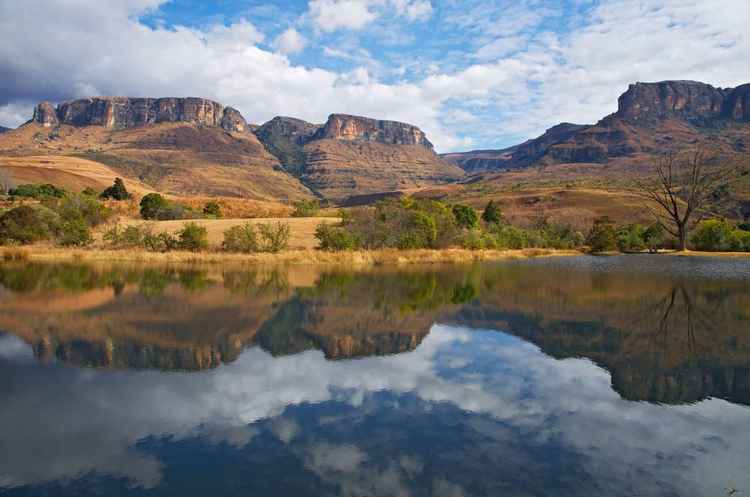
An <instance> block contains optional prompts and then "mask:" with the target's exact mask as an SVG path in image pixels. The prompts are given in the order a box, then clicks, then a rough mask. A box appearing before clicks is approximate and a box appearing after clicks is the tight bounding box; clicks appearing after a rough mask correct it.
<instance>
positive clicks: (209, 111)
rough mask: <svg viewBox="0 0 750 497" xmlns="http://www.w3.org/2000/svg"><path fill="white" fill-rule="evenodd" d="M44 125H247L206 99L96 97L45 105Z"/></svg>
mask: <svg viewBox="0 0 750 497" xmlns="http://www.w3.org/2000/svg"><path fill="white" fill-rule="evenodd" d="M33 120H34V121H35V122H38V123H40V124H42V125H44V126H55V125H57V124H68V125H71V126H104V127H105V128H113V129H126V128H137V127H141V126H147V125H150V124H158V123H171V122H185V123H191V124H197V125H201V126H212V127H221V128H223V129H225V130H227V131H236V132H244V131H245V130H246V129H247V122H246V121H245V119H244V118H243V117H242V115H241V114H240V113H239V111H237V110H236V109H233V108H231V107H224V106H223V105H221V104H219V103H217V102H214V101H211V100H207V99H204V98H129V97H94V98H85V99H79V100H73V101H70V102H63V103H61V104H60V105H58V106H57V109H53V108H52V105H51V104H50V103H48V102H42V103H41V104H39V105H38V106H37V107H36V109H35V111H34V118H33Z"/></svg>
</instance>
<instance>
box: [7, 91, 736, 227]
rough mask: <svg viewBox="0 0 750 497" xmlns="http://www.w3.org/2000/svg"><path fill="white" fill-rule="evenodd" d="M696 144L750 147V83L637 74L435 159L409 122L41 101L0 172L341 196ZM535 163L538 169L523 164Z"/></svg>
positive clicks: (76, 182)
mask: <svg viewBox="0 0 750 497" xmlns="http://www.w3.org/2000/svg"><path fill="white" fill-rule="evenodd" d="M703 145H708V146H710V147H711V148H712V150H714V151H716V152H717V153H718V154H720V155H721V156H724V157H729V156H738V155H739V156H743V157H744V156H745V155H746V154H748V152H750V149H749V148H748V147H750V84H746V85H742V86H738V87H736V88H715V87H713V86H711V85H709V84H705V83H700V82H694V81H664V82H659V83H636V84H633V85H630V87H629V88H628V89H627V91H626V92H625V93H623V94H622V96H620V98H619V100H618V109H617V111H616V112H615V113H613V114H611V115H609V116H606V117H604V118H603V119H602V120H600V121H599V122H598V123H596V124H571V123H561V124H558V125H556V126H553V127H551V128H550V129H548V130H547V131H546V132H545V133H544V134H542V135H541V136H539V137H538V138H535V139H532V140H528V141H526V142H524V143H521V144H519V145H516V146H513V147H509V148H506V149H502V150H477V151H471V152H464V153H450V154H444V155H442V156H441V155H438V154H436V153H435V151H434V149H433V145H432V143H431V142H430V141H429V139H428V137H427V136H426V135H425V133H424V132H423V131H422V130H420V129H419V128H418V127H416V126H413V125H410V124H406V123H400V122H395V121H384V120H376V119H371V118H367V117H360V116H352V115H347V114H331V115H330V116H329V118H328V120H327V121H326V122H325V123H309V122H306V121H303V120H300V119H296V118H293V117H283V116H278V117H275V118H273V119H271V120H270V121H268V122H266V123H264V124H261V125H255V124H250V123H248V122H247V121H246V119H245V118H244V117H243V116H242V114H241V113H240V112H239V111H237V110H236V109H234V108H232V107H225V106H223V105H222V104H219V103H217V102H214V101H211V100H207V99H203V98H129V97H92V98H85V99H78V100H73V101H69V102H62V103H60V104H59V105H57V106H53V105H52V104H50V103H48V102H42V103H40V104H39V105H37V107H36V108H35V110H34V114H33V117H32V119H31V120H30V121H28V122H27V123H26V124H24V125H22V126H20V127H19V128H17V129H15V130H9V131H5V132H3V133H2V135H0V168H4V169H7V170H9V171H10V172H11V174H12V175H13V177H14V178H15V180H16V182H26V181H29V182H30V181H42V180H44V181H50V182H58V183H60V184H62V185H63V186H66V187H68V188H72V189H81V188H84V187H86V186H93V187H102V186H103V185H106V184H107V183H108V182H110V181H111V179H112V178H113V177H114V176H122V177H124V178H125V179H126V184H128V186H129V187H132V188H134V189H135V190H136V191H152V190H155V191H161V192H164V193H168V194H173V195H178V196H227V197H243V198H252V199H258V200H273V201H289V200H295V199H301V198H314V197H318V198H322V199H329V200H332V201H334V202H345V201H346V200H347V199H349V198H351V197H356V196H359V197H368V196H370V197H373V198H377V196H378V194H384V193H388V192H418V191H424V190H430V189H435V188H437V189H446V190H445V191H447V192H453V191H459V190H461V188H462V187H460V185H468V184H476V183H483V184H484V183H486V184H490V185H493V184H500V183H502V182H503V181H510V180H509V179H508V178H512V181H516V182H518V181H522V182H528V181H531V182H538V181H539V180H543V181H549V180H550V179H554V178H557V179H558V180H560V181H562V180H564V181H569V180H570V178H576V177H583V176H585V177H587V178H590V177H595V178H598V179H602V178H604V179H607V178H610V179H611V178H619V177H621V176H627V175H629V174H640V173H641V172H642V171H643V170H644V169H643V168H644V166H646V165H648V164H650V163H652V162H653V161H654V160H655V159H656V158H657V157H658V156H659V155H661V154H663V153H665V152H667V151H670V150H677V151H679V150H686V149H690V148H694V147H696V146H703ZM545 168H547V169H548V170H549V171H550V172H548V173H543V174H537V173H534V174H535V175H532V174H531V173H530V172H529V171H542V170H545ZM560 171H564V173H560ZM505 173H513V174H516V175H515V176H514V175H513V174H511V175H510V176H508V175H507V174H505ZM504 174H505V175H504ZM517 174H521V175H522V176H518V175H517ZM523 174H526V176H523ZM581 175H583V176H581ZM586 175H588V176H586ZM519 178H520V179H519ZM746 200H750V199H746ZM747 207H748V215H750V202H749V203H748V205H747Z"/></svg>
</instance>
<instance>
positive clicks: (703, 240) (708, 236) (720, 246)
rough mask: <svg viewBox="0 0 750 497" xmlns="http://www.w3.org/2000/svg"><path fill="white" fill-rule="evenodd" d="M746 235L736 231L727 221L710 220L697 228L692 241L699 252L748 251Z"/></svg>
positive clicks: (743, 232)
mask: <svg viewBox="0 0 750 497" xmlns="http://www.w3.org/2000/svg"><path fill="white" fill-rule="evenodd" d="M746 233H747V232H746V231H742V230H738V229H735V228H734V227H733V226H732V225H731V224H729V222H728V221H727V220H726V219H709V220H707V221H702V222H701V223H699V224H698V226H696V228H695V230H694V231H693V236H692V239H691V241H692V242H693V246H694V247H695V248H696V249H698V250H705V251H709V252H728V251H744V250H748V248H747V245H746V241H747V239H748V237H747V235H746Z"/></svg>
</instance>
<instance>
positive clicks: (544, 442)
mask: <svg viewBox="0 0 750 497" xmlns="http://www.w3.org/2000/svg"><path fill="white" fill-rule="evenodd" d="M0 405H2V408H0V495H2V496H39V495H45V496H79V495H80V496H83V495H106V496H118V495H134V496H168V495H180V496H193V495H195V496H204V495H229V496H235V495H236V496H277V495H294V496H307V495H310V496H312V495H326V496H327V495H331V496H334V495H336V496H338V495H343V496H369V495H377V496H380V495H382V496H401V495H403V496H412V495H413V496H499V495H514V496H537V495H555V496H574V495H575V496H578V495H580V496H584V495H585V496H590V495H607V496H620V495H622V496H626V495H645V496H652V495H653V496H686V495H695V496H717V495H718V496H720V495H725V494H726V493H727V492H728V490H727V489H729V490H731V489H735V488H736V489H738V490H739V491H741V492H743V491H744V492H746V493H750V431H749V430H748V427H750V407H749V406H750V260H744V259H735V260H728V259H719V258H706V259H702V258H674V257H664V256H628V257H610V258H589V257H577V258H561V259H537V260H531V261H523V262H505V263H485V264H478V265H473V266H452V267H430V268H424V269H414V268H411V269H395V268H392V269H388V268H378V269H376V270H370V271H360V272H345V271H334V270H331V269H315V268H294V269H289V270H283V269H279V270H271V269H255V270H249V269H244V270H243V269H217V268H204V269H201V268H192V269H186V268H179V267H177V268H175V267H158V266H157V267H150V268H143V267H140V268H139V267H132V266H118V267H104V266H87V265H37V264H24V265H17V264H4V265H2V266H0Z"/></svg>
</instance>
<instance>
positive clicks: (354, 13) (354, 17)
mask: <svg viewBox="0 0 750 497" xmlns="http://www.w3.org/2000/svg"><path fill="white" fill-rule="evenodd" d="M372 3H373V2H371V1H369V0H312V1H311V2H310V16H311V17H312V19H313V21H314V22H315V24H316V26H317V27H318V28H320V29H321V30H323V31H327V32H331V31H336V30H337V29H342V28H346V29H354V30H357V29H362V28H363V27H365V26H366V25H367V24H369V23H371V22H372V21H374V20H375V19H376V18H377V17H378V16H377V14H376V13H375V12H373V11H372V10H370V6H371V4H372Z"/></svg>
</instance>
